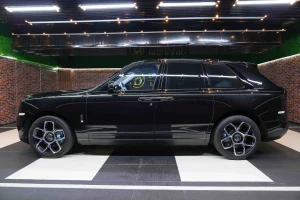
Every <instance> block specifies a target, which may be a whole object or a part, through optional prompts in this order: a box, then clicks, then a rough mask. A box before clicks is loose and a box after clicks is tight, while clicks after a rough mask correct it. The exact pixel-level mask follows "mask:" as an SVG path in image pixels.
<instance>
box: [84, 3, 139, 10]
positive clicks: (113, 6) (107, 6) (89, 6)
mask: <svg viewBox="0 0 300 200" xmlns="http://www.w3.org/2000/svg"><path fill="white" fill-rule="evenodd" d="M79 7H80V8H81V9H82V10H102V9H126V8H137V6H136V4H135V3H127V4H86V5H85V4H84V5H79Z"/></svg>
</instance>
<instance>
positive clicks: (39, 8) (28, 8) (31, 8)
mask: <svg viewBox="0 0 300 200" xmlns="http://www.w3.org/2000/svg"><path fill="white" fill-rule="evenodd" d="M5 9H6V10H7V11H8V12H42V11H56V12H59V10H60V8H59V7H58V6H7V7H5Z"/></svg>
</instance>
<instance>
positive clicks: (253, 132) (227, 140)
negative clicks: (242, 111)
mask: <svg viewBox="0 0 300 200" xmlns="http://www.w3.org/2000/svg"><path fill="white" fill-rule="evenodd" d="M260 141H261V134H260V130H259V128H258V126H257V124H256V123H255V122H254V121H253V120H251V119H250V118H248V117H245V116H242V115H235V116H231V117H227V118H226V119H224V120H222V121H221V122H220V123H219V124H218V125H217V127H216V128H215V129H214V133H213V142H214V146H215V147H216V149H217V150H218V151H219V153H221V154H222V155H223V156H225V157H226V158H228V159H231V160H245V159H247V158H249V157H250V156H251V155H253V154H254V153H255V152H256V150H257V148H258V146H259V144H260Z"/></svg>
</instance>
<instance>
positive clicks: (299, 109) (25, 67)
mask: <svg viewBox="0 0 300 200" xmlns="http://www.w3.org/2000/svg"><path fill="white" fill-rule="evenodd" d="M64 70H68V69H64ZM69 70H71V69H69ZM259 70H260V71H261V72H262V73H263V74H264V75H265V76H267V77H268V78H269V79H270V80H272V81H273V82H275V83H276V84H277V85H279V86H281V87H283V88H285V89H286V90H287V94H288V102H287V104H288V118H289V121H293V122H297V123H300V54H298V55H295V56H291V57H287V58H282V59H278V60H274V61H271V62H267V63H263V64H260V65H259ZM116 71H118V69H75V70H71V84H72V89H84V88H90V87H95V86H97V85H98V84H100V83H101V82H102V81H104V80H105V79H107V78H108V77H109V76H111V75H112V74H113V73H115V72H116ZM59 82H60V80H59V76H58V73H57V71H53V70H49V69H45V68H40V67H37V66H33V65H29V64H25V63H21V62H18V61H14V60H10V59H6V58H1V57H0V124H6V123H11V122H14V121H15V118H16V114H17V108H18V105H19V103H20V101H21V100H22V99H24V98H25V97H26V96H27V95H29V94H33V93H38V92H48V91H55V90H59V89H60V88H59Z"/></svg>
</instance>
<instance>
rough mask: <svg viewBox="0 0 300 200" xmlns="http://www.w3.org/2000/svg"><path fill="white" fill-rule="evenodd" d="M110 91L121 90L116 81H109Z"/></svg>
mask: <svg viewBox="0 0 300 200" xmlns="http://www.w3.org/2000/svg"><path fill="white" fill-rule="evenodd" d="M107 87H108V93H117V92H119V91H120V90H121V87H120V86H119V85H114V82H109V83H108V85H107Z"/></svg>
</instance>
